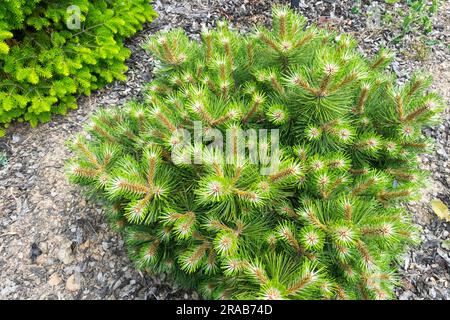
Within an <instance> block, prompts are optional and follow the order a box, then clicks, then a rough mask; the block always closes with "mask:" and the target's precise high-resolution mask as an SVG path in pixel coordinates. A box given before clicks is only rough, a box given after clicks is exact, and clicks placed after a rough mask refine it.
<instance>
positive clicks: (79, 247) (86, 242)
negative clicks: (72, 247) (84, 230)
mask: <svg viewBox="0 0 450 320" xmlns="http://www.w3.org/2000/svg"><path fill="white" fill-rule="evenodd" d="M90 245H91V242H90V241H89V240H86V241H85V242H83V243H82V244H80V245H79V246H78V249H80V250H81V251H84V250H86V249H87V248H89V246H90Z"/></svg>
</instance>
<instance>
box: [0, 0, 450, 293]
mask: <svg viewBox="0 0 450 320" xmlns="http://www.w3.org/2000/svg"><path fill="white" fill-rule="evenodd" d="M276 2H278V1H276ZM355 2H356V1H315V2H313V1H300V8H299V9H300V11H301V12H303V13H304V14H305V15H306V16H307V17H308V18H309V20H310V22H312V23H313V22H315V23H318V24H320V25H323V26H325V27H329V28H334V29H336V30H341V31H342V30H343V31H347V32H351V33H353V34H354V36H355V37H356V38H358V39H360V41H361V42H360V43H361V45H360V49H361V51H362V52H364V53H366V54H372V53H373V52H374V51H375V50H376V48H377V47H379V46H388V47H390V48H392V49H394V50H395V51H396V52H399V53H400V54H399V55H398V56H397V58H396V60H395V62H394V63H393V70H394V71H395V72H396V73H397V74H398V75H399V76H400V77H403V78H406V77H407V75H408V74H411V70H413V69H416V68H418V67H422V68H424V69H426V70H428V71H430V72H432V73H433V74H434V76H435V84H434V86H435V88H436V89H437V90H438V91H439V92H440V93H441V94H442V95H444V96H445V98H446V101H447V102H448V101H450V96H449V90H448V87H449V79H450V68H449V57H450V54H449V49H448V44H449V26H450V8H449V3H448V2H445V3H442V4H441V5H443V6H444V8H441V11H440V14H439V15H438V17H437V19H435V21H434V23H435V31H433V32H432V33H431V34H430V35H428V36H427V37H428V39H431V40H435V41H436V42H437V44H436V45H433V47H431V48H429V51H430V52H429V54H428V56H427V57H426V58H425V59H422V60H417V55H416V56H415V55H411V52H414V45H415V44H416V40H417V39H420V37H421V36H420V34H417V33H414V34H412V35H409V36H407V37H406V38H405V39H404V41H402V42H401V43H400V44H397V45H396V44H393V43H392V39H393V37H394V36H395V29H393V28H385V27H383V26H376V27H373V26H368V24H367V19H366V15H365V13H366V12H367V10H368V7H369V6H373V5H374V4H375V6H378V10H380V12H382V13H383V12H385V10H387V9H389V8H390V7H388V6H386V4H385V3H384V1H379V2H374V1H372V2H370V1H360V3H361V7H360V8H359V10H360V12H361V13H360V14H354V13H352V12H351V8H352V7H353V6H354V3H355ZM272 3H274V2H273V1H269V0H244V1H243V0H216V1H213V0H211V1H206V0H179V1H169V0H158V1H155V8H156V10H157V11H158V12H159V13H160V17H159V18H158V19H157V20H155V21H154V22H153V23H152V24H150V25H147V26H146V27H145V28H144V30H143V31H142V32H140V33H139V34H138V35H136V36H135V37H133V38H132V39H131V40H129V42H128V44H127V45H128V47H129V48H131V49H132V52H133V55H132V57H131V58H130V59H129V61H128V62H127V64H128V66H129V71H128V73H127V75H128V80H127V81H126V82H115V83H113V84H111V85H109V86H107V87H106V88H104V89H103V90H99V91H97V92H95V93H94V94H92V95H91V96H90V97H80V99H79V109H78V110H75V111H73V112H71V113H70V114H68V115H67V116H65V117H59V116H58V117H55V118H54V120H53V121H52V122H51V123H47V124H44V125H41V126H39V127H37V128H35V129H30V128H29V127H28V125H25V124H14V125H13V126H11V128H10V129H9V130H8V134H7V135H6V137H5V138H3V139H0V152H5V153H6V154H7V156H8V160H9V163H8V165H7V166H6V167H1V166H0V271H1V273H0V299H197V298H198V295H197V294H196V293H195V292H189V291H184V290H182V289H180V288H179V287H177V286H176V285H175V284H173V283H171V282H170V281H167V280H166V279H165V277H164V276H159V277H156V276H150V275H144V274H141V273H139V272H137V271H135V269H134V267H133V265H132V264H131V262H130V260H129V259H128V257H127V256H126V252H125V250H124V247H123V240H122V239H121V238H120V237H119V236H118V235H116V234H115V233H114V232H112V231H110V230H109V228H108V226H107V223H106V220H105V219H104V217H103V211H102V209H101V207H100V206H98V205H96V204H95V203H93V202H90V201H86V200H85V197H84V196H83V195H82V194H81V192H80V190H79V188H77V187H75V186H72V185H70V184H69V183H68V182H67V181H66V178H65V176H64V173H63V167H64V163H65V161H66V160H67V159H68V158H69V157H70V153H69V152H68V151H67V148H66V146H65V141H67V140H68V139H69V138H70V137H72V136H73V135H74V134H76V133H77V132H79V131H80V130H81V129H82V126H83V124H84V123H86V122H87V120H88V115H89V114H90V113H91V112H92V111H94V110H96V109H97V108H99V107H101V106H106V107H114V106H116V105H118V104H121V103H123V102H125V101H127V100H130V99H136V98H140V97H141V89H142V87H143V85H144V84H145V83H146V82H148V81H150V80H151V76H152V73H151V71H152V68H153V60H152V58H151V57H149V56H148V55H147V54H146V53H145V52H144V51H143V50H142V49H141V48H140V44H141V43H142V41H143V40H144V39H145V38H146V37H147V36H148V35H149V34H152V33H154V32H155V31H157V30H167V29H170V28H173V27H182V28H184V29H185V30H186V31H187V32H188V34H190V35H191V36H192V37H194V38H195V37H197V36H198V33H199V31H200V29H201V27H202V25H204V24H206V25H212V24H213V22H214V21H215V20H218V19H223V18H225V19H229V20H231V21H232V23H233V25H234V26H235V27H238V28H242V29H243V30H248V29H249V28H250V27H251V26H252V25H253V24H254V23H268V21H269V20H270V19H269V18H270V6H271V4H272ZM372 9H373V7H372ZM443 120H444V121H443V124H442V125H440V126H438V127H436V128H433V129H427V130H425V133H426V134H427V135H428V136H430V137H433V138H435V139H436V141H437V144H436V150H435V152H433V153H432V154H428V155H423V157H422V159H423V167H424V168H427V169H430V170H431V172H432V181H431V183H430V186H429V188H428V189H427V190H426V191H425V192H424V194H423V197H422V199H421V200H420V201H417V202H415V203H410V204H408V208H409V210H410V211H411V212H412V213H413V215H414V219H415V221H416V222H417V224H418V225H419V226H421V228H422V229H423V233H422V240H423V242H422V244H421V245H420V246H418V247H417V248H414V249H413V250H411V252H410V253H409V254H408V255H407V256H406V257H405V259H404V262H403V263H402V265H401V266H399V269H401V274H402V278H401V287H399V289H398V290H397V294H398V296H399V298H400V299H450V284H449V282H450V276H449V267H450V256H449V249H448V247H447V248H445V246H444V247H443V246H442V242H443V241H444V240H446V239H448V238H449V232H450V224H449V223H445V222H442V221H440V220H438V219H437V218H436V217H435V215H434V214H433V213H432V211H431V208H430V206H429V202H430V200H431V199H433V198H440V199H441V200H442V201H444V202H445V203H447V204H449V203H450V174H449V173H450V166H449V162H448V155H449V154H450V150H449V132H450V116H449V112H448V110H447V112H446V113H445V114H444V116H443Z"/></svg>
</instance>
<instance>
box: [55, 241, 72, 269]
mask: <svg viewBox="0 0 450 320" xmlns="http://www.w3.org/2000/svg"><path fill="white" fill-rule="evenodd" d="M58 259H59V260H60V261H61V262H62V263H64V264H66V265H67V264H71V263H72V261H73V260H74V257H73V255H72V249H71V248H70V245H69V246H67V245H65V246H63V247H62V248H61V249H59V251H58Z"/></svg>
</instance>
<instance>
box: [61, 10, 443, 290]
mask: <svg viewBox="0 0 450 320" xmlns="http://www.w3.org/2000/svg"><path fill="white" fill-rule="evenodd" d="M304 25H305V19H304V18H303V17H301V16H299V15H297V14H296V13H293V12H291V11H289V10H287V9H286V8H284V7H276V8H275V9H274V12H273V30H266V29H265V28H258V29H257V30H256V31H255V32H253V33H252V34H249V35H245V36H244V35H240V34H238V33H236V32H234V31H232V30H231V29H230V28H229V27H228V26H227V25H226V24H225V23H222V24H220V25H219V26H218V27H217V29H216V30H214V31H210V30H205V31H204V32H203V33H202V42H201V43H198V42H195V41H194V42H193V41H190V40H189V39H188V38H187V36H186V35H185V34H184V33H183V32H182V31H180V30H174V31H172V32H169V33H160V34H157V35H155V36H153V37H151V38H150V39H149V40H148V42H147V43H146V45H145V48H147V49H148V50H149V51H150V52H151V53H153V55H154V56H155V57H156V58H157V59H158V60H159V61H160V63H159V65H158V68H157V70H156V79H155V80H154V81H153V82H152V83H150V84H149V86H148V100H147V101H146V102H145V103H143V104H139V103H131V104H128V105H126V106H125V107H124V108H122V109H110V110H102V111H100V112H99V113H98V114H96V115H95V116H94V117H93V119H92V124H91V125H90V126H89V128H88V129H87V132H88V133H89V135H88V136H87V137H85V136H83V135H80V136H79V137H77V138H76V139H75V140H74V141H73V144H72V146H73V149H74V150H75V152H76V153H77V156H76V158H75V159H73V160H72V161H71V162H70V163H69V164H68V168H67V171H68V175H69V176H70V179H71V180H72V181H73V182H75V183H79V184H82V185H87V186H89V187H90V188H89V189H90V190H91V191H92V192H93V193H94V194H95V195H97V196H100V197H101V198H102V199H103V201H104V202H105V203H107V204H108V215H109V218H110V220H111V221H112V222H113V225H114V226H115V227H116V228H117V229H118V230H121V231H123V233H124V237H125V239H126V243H127V244H128V247H129V250H130V252H131V256H132V258H133V260H134V261H135V262H136V265H137V266H138V267H139V268H142V269H145V270H151V271H152V272H156V273H158V272H167V273H168V274H170V275H172V276H173V277H174V278H175V279H176V280H178V281H179V282H181V283H183V284H185V285H188V286H192V287H194V288H197V289H198V290H199V291H200V292H201V293H202V294H203V295H204V297H206V298H213V299H217V298H237V299H240V298H261V299H307V298H310V299H386V298H392V297H393V286H394V285H395V283H396V282H395V261H396V259H397V258H399V257H400V255H401V253H402V252H403V250H404V249H405V246H406V244H407V243H409V242H411V241H413V240H414V235H415V229H414V228H413V226H412V224H411V222H410V218H409V215H408V214H407V213H406V212H405V210H404V209H403V208H402V207H401V206H400V203H401V202H404V201H406V200H407V199H411V198H412V197H413V196H414V195H415V194H416V191H417V190H418V188H419V187H420V186H421V184H422V181H423V178H424V177H423V176H424V174H423V173H422V172H421V171H420V170H419V169H418V160H417V159H416V158H417V154H418V153H419V152H423V151H424V150H425V148H427V146H428V143H427V141H425V138H424V137H423V136H422V134H421V128H422V127H423V126H424V125H427V124H429V123H431V121H432V120H435V118H436V115H437V114H438V112H439V111H440V110H442V108H443V104H442V101H441V99H440V98H439V97H438V96H436V95H435V94H434V93H426V92H425V91H426V88H427V87H428V85H429V83H430V79H429V78H427V77H424V76H420V75H417V76H415V77H413V79H412V81H411V82H410V83H408V84H407V85H405V86H401V87H399V86H397V85H396V79H395V77H394V76H393V75H389V74H387V73H385V72H384V69H385V66H386V65H387V64H388V63H389V60H390V55H389V54H388V53H387V52H385V51H382V52H381V53H380V54H379V55H378V56H377V57H375V58H373V59H372V60H370V61H367V60H366V59H364V58H363V57H361V56H360V55H359V54H358V53H357V52H356V50H355V43H354V41H353V40H352V39H351V38H350V37H349V36H347V35H339V36H336V35H335V34H331V33H329V32H328V31H324V30H318V29H316V28H315V27H309V28H306V29H305V28H304ZM198 122H201V124H202V130H201V131H200V132H201V133H200V134H199V136H202V135H203V142H202V143H197V145H194V144H192V146H186V147H183V148H180V146H181V144H180V143H181V134H180V132H181V130H179V129H180V128H183V129H185V130H188V131H189V132H190V133H195V130H194V127H195V125H196V123H197V126H198ZM249 128H254V129H279V130H280V131H279V133H280V139H279V141H280V151H279V152H278V153H275V159H276V161H275V163H277V162H278V164H279V165H278V168H277V170H276V171H273V172H271V173H270V174H268V175H264V174H261V172H260V169H261V168H262V167H265V165H263V164H261V165H259V164H255V163H252V162H254V161H251V159H250V156H249V155H247V156H246V157H242V156H241V157H239V156H238V155H239V152H238V151H237V150H238V148H239V146H238V144H239V143H241V144H242V143H243V142H245V141H247V140H246V139H249V138H243V136H242V135H240V134H239V132H240V131H239V129H245V130H246V129H249ZM213 129H217V130H218V131H219V132H222V133H225V132H228V133H229V137H230V138H229V139H228V140H226V139H225V138H224V143H225V144H226V146H227V147H228V148H229V150H231V156H230V155H228V156H229V157H228V158H224V157H225V155H224V152H221V151H220V149H219V148H216V149H213V148H209V149H207V148H205V146H206V145H207V144H208V143H209V142H208V136H209V137H211V135H210V133H211V132H212V131H214V130H213ZM216 132H217V131H216ZM197 133H198V131H197ZM272 136H274V134H272ZM197 138H198V137H197ZM209 139H210V138H209ZM248 141H249V140H248ZM272 142H273V140H272V139H270V143H269V140H268V141H266V142H265V141H261V140H259V144H258V146H259V150H260V151H261V150H262V151H263V152H262V153H261V154H262V155H264V154H265V153H266V152H264V151H273V150H272V149H271V148H272V147H269V144H270V145H272ZM202 146H203V151H204V156H205V157H204V159H203V161H201V162H198V163H192V164H186V163H182V162H181V161H180V160H181V159H188V158H193V154H198V153H200V151H201V150H202V148H201V147H202ZM249 148H253V149H254V148H255V145H254V144H253V145H250V146H249ZM253 149H252V150H253ZM269 149H271V150H269ZM261 158H264V157H263V156H262V157H261Z"/></svg>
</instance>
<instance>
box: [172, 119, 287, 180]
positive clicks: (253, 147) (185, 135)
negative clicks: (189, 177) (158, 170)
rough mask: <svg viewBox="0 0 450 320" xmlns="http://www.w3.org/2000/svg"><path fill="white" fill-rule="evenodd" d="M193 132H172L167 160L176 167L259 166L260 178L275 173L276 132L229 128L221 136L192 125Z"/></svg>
mask: <svg viewBox="0 0 450 320" xmlns="http://www.w3.org/2000/svg"><path fill="white" fill-rule="evenodd" d="M193 129H194V130H193V131H192V130H191V131H189V130H187V129H184V128H178V129H176V130H175V131H174V132H173V133H172V136H171V138H170V140H169V141H170V145H171V147H172V153H171V158H172V161H173V162H174V163H176V164H212V165H213V164H214V163H216V164H222V163H223V164H236V163H241V164H243V163H250V164H255V165H259V167H260V174H261V175H271V174H273V173H275V172H277V171H278V166H279V161H280V147H279V138H280V134H279V130H278V129H270V130H267V129H246V130H243V129H241V128H238V127H231V128H229V129H226V130H225V132H222V131H220V130H218V129H214V128H204V127H203V126H202V123H201V122H200V121H195V122H194V128H193Z"/></svg>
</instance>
